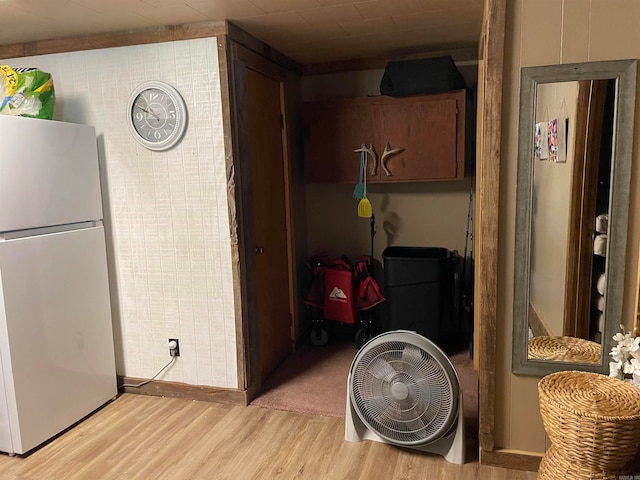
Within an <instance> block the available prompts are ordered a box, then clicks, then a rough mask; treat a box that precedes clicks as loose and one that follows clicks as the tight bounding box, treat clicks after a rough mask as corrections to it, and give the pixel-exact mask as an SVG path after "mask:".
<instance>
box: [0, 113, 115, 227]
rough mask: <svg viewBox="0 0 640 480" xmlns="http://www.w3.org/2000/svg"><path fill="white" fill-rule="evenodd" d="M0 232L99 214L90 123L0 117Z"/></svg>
mask: <svg viewBox="0 0 640 480" xmlns="http://www.w3.org/2000/svg"><path fill="white" fill-rule="evenodd" d="M0 144H2V148H1V149H0V232H3V231H12V230H23V229H28V228H37V227H42V226H48V225H64V224H68V223H77V222H83V221H86V220H97V219H101V218H102V198H101V193H100V172H99V166H98V153H97V145H96V134H95V129H94V127H91V126H88V125H78V124H74V123H66V122H56V121H52V120H40V119H35V118H25V117H12V116H8V115H0Z"/></svg>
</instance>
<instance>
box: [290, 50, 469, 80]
mask: <svg viewBox="0 0 640 480" xmlns="http://www.w3.org/2000/svg"><path fill="white" fill-rule="evenodd" d="M442 55H451V56H452V57H453V59H454V60H455V61H456V62H466V61H475V60H477V59H478V48H477V47H469V48H461V49H458V50H437V51H431V52H420V53H406V54H399V55H394V56H393V57H392V56H383V57H372V58H361V59H355V60H342V61H336V62H324V63H314V64H311V65H304V66H303V67H302V75H304V76H308V75H323V74H326V73H337V72H349V71H355V70H378V69H382V68H384V67H385V66H386V65H387V63H388V62H389V61H391V60H412V59H417V58H427V57H439V56H442Z"/></svg>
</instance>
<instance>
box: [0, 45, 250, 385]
mask: <svg viewBox="0 0 640 480" xmlns="http://www.w3.org/2000/svg"><path fill="white" fill-rule="evenodd" d="M1 63H6V64H8V65H10V66H14V67H24V66H33V67H38V68H40V69H42V70H44V71H47V72H49V73H51V74H52V75H53V79H54V86H55V90H56V96H57V102H56V109H55V119H56V120H62V121H69V122H76V123H84V124H90V125H94V126H95V127H96V132H97V135H98V145H99V155H100V161H101V166H102V168H103V182H105V183H106V187H107V188H106V192H108V193H107V198H105V202H106V203H105V213H106V226H107V228H108V237H109V240H110V241H111V243H112V248H113V261H112V265H111V272H110V274H111V283H112V287H115V289H116V291H115V292H112V295H113V296H114V297H115V302H116V304H115V305H114V317H115V318H114V336H115V341H116V356H117V363H118V365H117V369H118V374H119V375H126V376H131V377H141V378H149V377H151V376H153V375H154V374H155V373H156V372H157V371H158V370H159V369H160V368H161V367H162V366H163V365H164V364H165V363H167V362H168V361H169V359H170V358H169V355H168V348H167V339H168V338H169V337H171V338H173V337H177V338H179V339H180V353H181V356H180V358H179V360H178V361H177V363H176V364H175V365H174V366H173V367H172V368H171V369H170V370H169V371H168V372H167V373H166V374H165V375H164V376H162V377H160V378H162V379H163V380H169V381H177V382H185V383H189V384H196V385H211V386H219V387H229V388H236V387H237V382H238V380H237V365H236V348H235V316H234V302H233V282H232V269H231V250H230V239H229V221H228V214H227V197H226V180H225V179H226V175H225V152H224V136H223V126H222V100H221V92H220V79H219V75H218V56H217V44H216V39H215V38H207V39H198V40H186V41H179V42H167V43H158V44H152V45H141V46H131V47H119V48H108V49H102V50H91V51H83V52H71V53H62V54H54V55H42V56H36V57H26V58H19V59H5V60H2V62H1ZM147 80H162V81H165V82H167V83H169V84H171V85H173V86H175V87H176V88H177V89H178V90H179V91H180V92H181V94H182V95H183V97H184V99H185V102H186V104H187V107H188V109H189V127H188V129H187V133H186V135H185V137H184V138H183V140H182V141H181V142H180V144H178V146H177V147H175V148H173V149H172V150H169V151H168V152H151V151H149V150H146V149H145V148H144V147H142V146H140V145H138V144H137V143H136V142H135V141H134V140H133V138H132V137H131V135H130V133H129V131H128V127H127V124H126V104H127V99H128V98H129V94H130V92H131V91H132V90H133V89H134V88H135V87H136V86H137V85H139V84H140V83H142V82H144V81H147ZM105 174H106V175H105Z"/></svg>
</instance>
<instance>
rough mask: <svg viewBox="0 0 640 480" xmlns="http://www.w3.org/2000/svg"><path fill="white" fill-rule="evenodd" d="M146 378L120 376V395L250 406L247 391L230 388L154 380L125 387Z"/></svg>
mask: <svg viewBox="0 0 640 480" xmlns="http://www.w3.org/2000/svg"><path fill="white" fill-rule="evenodd" d="M145 381H146V379H144V378H135V377H124V376H120V375H118V391H119V392H120V393H137V394H140V395H151V396H156V397H172V398H184V399H186V400H199V401H203V402H218V403H229V404H233V405H249V400H248V399H247V391H243V390H233V389H228V388H220V387H210V386H207V385H190V384H188V383H180V382H166V381H163V380H154V381H152V382H149V383H147V384H145V385H143V386H141V387H137V388H136V387H123V384H127V385H137V384H139V383H142V382H145Z"/></svg>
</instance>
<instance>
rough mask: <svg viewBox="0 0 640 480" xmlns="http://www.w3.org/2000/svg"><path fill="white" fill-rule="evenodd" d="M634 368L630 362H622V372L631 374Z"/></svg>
mask: <svg viewBox="0 0 640 480" xmlns="http://www.w3.org/2000/svg"><path fill="white" fill-rule="evenodd" d="M634 370H635V369H634V368H633V365H631V362H624V363H623V364H622V373H628V374H632V373H633V371H634Z"/></svg>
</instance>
